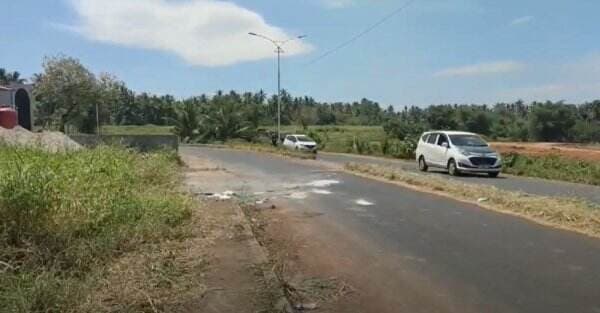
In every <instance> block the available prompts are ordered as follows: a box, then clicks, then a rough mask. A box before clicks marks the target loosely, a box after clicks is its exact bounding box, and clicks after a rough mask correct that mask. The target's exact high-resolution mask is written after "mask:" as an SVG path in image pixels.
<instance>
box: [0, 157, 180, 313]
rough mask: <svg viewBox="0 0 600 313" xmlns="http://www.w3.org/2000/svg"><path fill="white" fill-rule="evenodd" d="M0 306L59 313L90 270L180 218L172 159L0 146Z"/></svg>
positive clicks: (166, 232)
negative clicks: (55, 152) (0, 261)
mask: <svg viewBox="0 0 600 313" xmlns="http://www.w3.org/2000/svg"><path fill="white" fill-rule="evenodd" d="M0 155H2V158H1V159H0V260H2V261H3V262H5V264H0V307H3V308H11V309H10V311H16V312H42V311H43V312H65V311H68V310H69V306H70V305H73V303H76V302H77V301H81V298H79V297H78V295H79V294H80V293H81V292H83V290H85V288H84V286H85V284H86V281H87V279H88V278H89V275H90V274H91V273H94V271H95V270H98V269H101V268H102V266H103V265H104V264H105V263H106V262H107V261H108V260H110V259H111V258H112V257H114V256H116V255H118V254H120V253H123V252H125V251H127V250H129V249H130V248H132V247H135V246H136V245H137V244H139V243H141V242H148V241H153V240H157V239H161V238H163V237H169V236H177V235H179V234H178V233H177V229H176V228H174V226H176V225H179V224H181V223H183V222H184V221H185V220H186V219H187V218H189V216H190V214H191V211H190V206H189V204H190V202H189V200H188V198H187V197H186V196H184V195H183V194H180V193H177V192H176V190H177V184H178V174H177V173H178V168H177V166H178V164H177V160H178V157H177V155H176V154H174V153H154V154H139V153H135V152H132V151H127V150H124V149H118V148H106V147H102V148H98V149H95V150H82V151H77V152H69V153H59V154H52V153H48V152H44V151H41V150H36V149H31V148H17V147H6V146H0Z"/></svg>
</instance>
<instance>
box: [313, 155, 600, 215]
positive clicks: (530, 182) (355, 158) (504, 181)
mask: <svg viewBox="0 0 600 313" xmlns="http://www.w3.org/2000/svg"><path fill="white" fill-rule="evenodd" d="M318 158H319V159H320V160H323V161H327V162H332V163H336V164H345V163H348V162H354V163H371V164H378V165H384V166H393V167H399V168H402V169H404V170H409V171H415V172H416V171H417V166H416V162H413V161H407V160H395V159H385V158H374V157H365V156H359V155H348V154H334V153H320V154H319V156H318ZM428 174H430V175H437V176H440V177H445V178H448V179H454V180H459V181H462V182H465V183H473V184H483V185H491V186H495V187H497V188H500V189H504V190H510V191H521V192H525V193H529V194H534V195H541V196H552V197H557V196H558V197H576V198H581V199H585V200H587V201H590V202H594V203H599V204H600V187H598V186H592V185H585V184H575V183H568V182H561V181H553V180H547V179H537V178H528V177H517V176H512V175H505V174H502V175H500V177H498V178H489V177H487V176H485V175H465V176H460V177H452V176H450V175H448V173H447V172H445V171H441V170H436V169H430V171H429V172H428Z"/></svg>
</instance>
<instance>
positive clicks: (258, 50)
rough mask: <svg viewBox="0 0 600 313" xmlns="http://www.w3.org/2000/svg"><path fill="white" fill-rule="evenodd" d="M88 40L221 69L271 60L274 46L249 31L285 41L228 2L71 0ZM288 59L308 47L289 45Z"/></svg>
mask: <svg viewBox="0 0 600 313" xmlns="http://www.w3.org/2000/svg"><path fill="white" fill-rule="evenodd" d="M69 3H70V4H71V5H72V7H73V8H74V10H75V12H76V13H77V15H78V17H79V21H78V23H77V24H76V25H74V26H69V28H70V29H73V30H75V31H77V32H78V33H80V34H82V35H83V36H85V37H86V38H88V39H90V40H95V41H100V42H106V43H112V44H117V45H123V46H128V47H136V48H144V49H152V50H159V51H164V52H169V53H173V54H175V55H177V56H179V57H181V58H183V59H184V60H185V61H186V62H188V63H189V64H192V65H200V66H225V65H232V64H236V63H240V62H245V61H254V60H260V59H265V58H271V57H273V50H274V47H273V46H272V44H270V43H269V42H267V41H264V40H261V39H260V38H257V37H251V36H249V35H248V32H256V33H260V34H264V35H266V36H269V37H271V38H273V39H277V40H280V39H287V38H290V35H289V34H287V33H286V32H285V31H284V30H282V29H280V28H278V27H275V26H272V25H269V24H268V23H267V22H266V21H265V20H264V18H263V17H262V16H260V15H259V14H257V13H256V12H253V11H251V10H248V9H245V8H242V7H240V6H238V5H236V4H234V3H231V2H224V1H217V0H187V1H168V0H70V2H69ZM285 50H286V54H285V55H287V56H293V55H298V54H302V53H307V52H309V51H311V50H312V46H311V45H309V44H308V43H306V42H303V41H293V42H289V43H288V44H287V45H286V46H285Z"/></svg>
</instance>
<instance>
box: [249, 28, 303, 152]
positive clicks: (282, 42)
mask: <svg viewBox="0 0 600 313" xmlns="http://www.w3.org/2000/svg"><path fill="white" fill-rule="evenodd" d="M248 35H250V36H255V37H259V38H262V39H265V40H267V41H269V42H271V43H272V44H273V45H275V47H276V50H275V53H277V145H279V142H280V141H281V100H280V99H281V54H282V53H284V52H285V51H284V50H283V46H284V45H285V44H286V43H288V42H290V41H294V40H298V39H302V38H306V35H302V36H297V37H294V38H290V39H286V40H274V39H271V38H269V37H267V36H265V35H261V34H257V33H253V32H250V33H248Z"/></svg>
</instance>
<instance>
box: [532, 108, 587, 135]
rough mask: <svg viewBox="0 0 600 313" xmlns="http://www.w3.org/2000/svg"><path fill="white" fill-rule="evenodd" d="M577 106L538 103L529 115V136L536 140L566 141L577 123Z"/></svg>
mask: <svg viewBox="0 0 600 313" xmlns="http://www.w3.org/2000/svg"><path fill="white" fill-rule="evenodd" d="M575 109H576V108H575V107H574V106H572V105H565V104H563V103H560V102H559V103H552V102H546V103H543V104H542V103H536V104H534V106H533V109H532V111H531V113H530V117H529V137H530V138H531V139H532V140H534V141H565V140H567V139H568V134H569V132H570V130H571V128H572V127H573V126H574V125H575V122H576V115H575V112H576V110H575Z"/></svg>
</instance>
